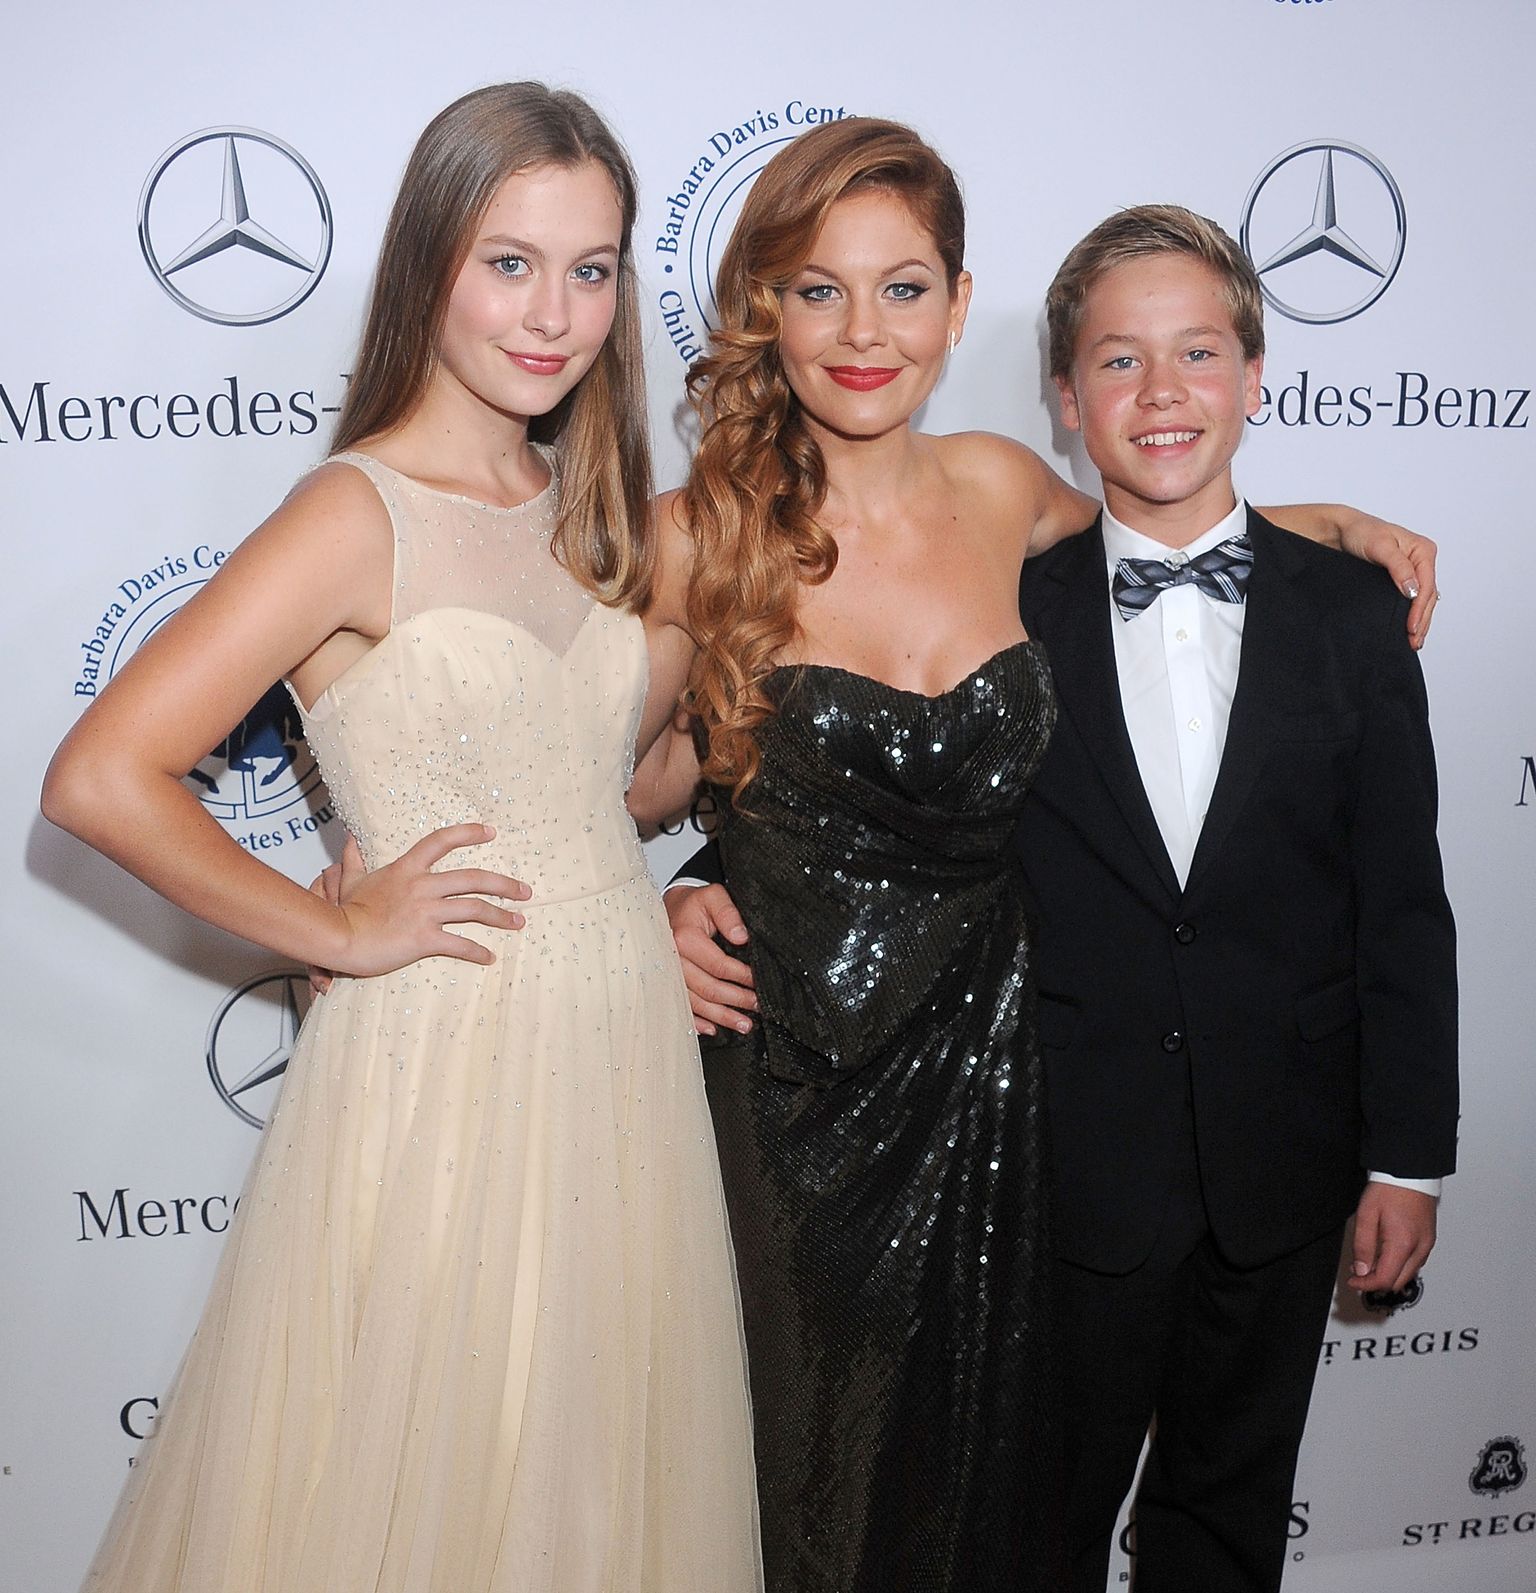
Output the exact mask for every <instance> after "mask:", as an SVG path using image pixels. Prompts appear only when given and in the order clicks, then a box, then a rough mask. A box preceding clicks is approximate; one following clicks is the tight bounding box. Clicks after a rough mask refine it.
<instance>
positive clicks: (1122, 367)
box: [1105, 354, 1136, 371]
mask: <svg viewBox="0 0 1536 1593" xmlns="http://www.w3.org/2000/svg"><path fill="white" fill-rule="evenodd" d="M1135 363H1136V361H1135V360H1134V359H1133V358H1132V357H1131V355H1129V354H1117V355H1115V357H1114V358H1113V359H1112V360H1109V361H1107V362H1106V365H1105V369H1106V370H1111V371H1128V370H1130V369H1131V367H1132V366H1133V365H1135Z"/></svg>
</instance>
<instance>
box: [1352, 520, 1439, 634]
mask: <svg viewBox="0 0 1536 1593" xmlns="http://www.w3.org/2000/svg"><path fill="white" fill-rule="evenodd" d="M1339 546H1340V547H1341V548H1342V549H1343V550H1344V552H1346V553H1352V554H1353V555H1354V556H1355V557H1356V558H1357V559H1368V560H1369V561H1370V562H1371V563H1372V564H1379V565H1380V566H1381V567H1382V568H1383V569H1384V570H1385V571H1386V572H1387V574H1388V575H1390V576H1391V577H1392V580H1393V582H1394V583H1395V584H1396V586H1397V589H1398V591H1400V592H1401V593H1402V594H1403V596H1404V597H1407V598H1411V599H1412V606H1411V607H1410V608H1409V610H1408V640H1409V641H1410V642H1412V643H1413V645H1414V647H1415V648H1416V649H1417V648H1420V647H1422V646H1423V645H1424V639H1425V637H1427V636H1428V635H1429V625H1430V621H1431V620H1432V619H1433V618H1434V610H1435V604H1436V603H1438V602H1439V601H1440V588H1439V586H1438V584H1437V583H1436V580H1435V555H1436V554H1437V553H1438V552H1439V551H1440V550H1439V548H1438V547H1436V545H1435V544H1434V542H1432V541H1431V540H1430V539H1429V538H1428V537H1421V536H1419V535H1418V534H1417V532H1414V531H1410V530H1408V529H1407V527H1406V526H1400V525H1394V524H1393V523H1392V522H1391V521H1390V520H1382V519H1379V518H1378V517H1377V516H1376V515H1374V514H1367V513H1366V512H1365V511H1364V510H1363V509H1354V510H1350V511H1348V517H1347V518H1344V517H1342V516H1341V518H1340V522H1339Z"/></svg>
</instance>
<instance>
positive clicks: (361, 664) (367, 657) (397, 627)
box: [283, 599, 639, 721]
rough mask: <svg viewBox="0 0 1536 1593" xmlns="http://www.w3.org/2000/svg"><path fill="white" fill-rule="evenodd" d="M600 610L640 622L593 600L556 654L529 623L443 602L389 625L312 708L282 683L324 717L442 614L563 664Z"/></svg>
mask: <svg viewBox="0 0 1536 1593" xmlns="http://www.w3.org/2000/svg"><path fill="white" fill-rule="evenodd" d="M600 611H601V612H607V613H609V614H618V615H620V616H621V617H622V616H627V617H629V618H631V619H635V620H636V621H637V622H638V619H639V616H638V615H635V614H633V613H632V612H631V611H630V610H628V609H614V608H609V607H608V605H607V604H606V603H599V602H597V601H596V600H595V599H594V601H593V602H592V604H591V606H590V607H589V608H588V609H587V612H586V613H585V614H583V615H582V617H581V622H580V624H578V625H577V627H576V629H575V630H574V631H573V632H572V633H571V639H570V641H569V642H568V643H566V646H565V650H564V651H563V652H559V653H557V652H556V651H555V650H554V648H553V647H551V646H550V645H549V643H548V642H546V641H545V640H544V639H543V638H542V637H541V636H539V635H538V634H537V632H535V631H531V630H529V628H528V627H527V626H526V625H522V624H520V623H519V622H518V621H517V620H514V619H508V618H507V616H506V615H504V614H494V613H492V612H491V611H490V610H489V609H480V608H469V607H468V606H466V605H464V604H459V603H440V604H437V605H436V606H434V607H432V608H424V609H419V610H417V612H416V613H414V614H412V615H411V616H410V617H409V618H407V619H403V620H397V621H396V622H395V623H394V624H393V625H391V626H390V627H389V629H388V630H387V631H385V633H384V634H383V635H382V636H381V637H380V638H379V639H378V641H376V642H375V643H374V644H373V646H372V647H370V648H369V649H368V651H367V652H366V653H360V654H358V656H357V657H356V658H354V659H353V660H352V662H351V663H350V664H348V665H347V667H346V668H345V669H343V670H342V672H341V673H340V674H339V675H338V676H337V677H336V678H335V679H334V680H333V681H332V682H331V683H330V684H329V685H328V686H326V687H324V688H323V689H322V690H321V691H320V692H319V693H317V694H316V697H315V700H314V703H313V704H312V705H311V706H310V707H308V708H306V707H305V706H304V704H303V703H302V702H301V701H300V699H299V694H298V692H296V691H295V690H294V689H293V682H292V681H290V680H288V679H287V678H286V677H285V678H284V681H283V684H284V685H285V686H287V688H288V694H289V696H291V697H292V698H293V700H294V703H295V705H296V706H297V707H298V710H299V713H300V715H301V716H302V717H303V718H304V719H305V720H306V721H308V720H310V719H312V718H315V717H316V716H318V717H320V718H324V717H326V713H327V712H328V711H329V710H326V711H322V709H321V706H320V705H321V704H322V703H324V702H325V701H326V699H327V698H330V700H331V708H332V709H334V708H335V707H336V706H337V705H338V704H339V702H340V696H338V695H337V690H338V688H340V687H342V686H343V683H345V686H346V690H343V691H342V692H341V694H340V695H341V696H345V695H346V691H347V690H350V689H351V688H352V687H353V686H355V685H356V684H357V681H358V680H360V679H362V678H363V677H364V676H366V675H367V674H368V673H369V672H370V669H371V667H372V665H373V663H374V661H375V660H376V659H377V658H378V657H379V656H380V654H381V653H382V652H383V651H384V649H385V648H386V647H387V646H388V645H389V644H390V643H391V642H393V641H394V640H395V639H396V638H397V637H400V636H401V635H402V634H403V633H404V632H405V631H406V630H407V628H408V627H409V626H411V625H413V624H416V623H418V622H420V621H422V620H430V619H435V618H436V617H437V616H438V615H443V614H463V615H468V616H470V617H471V618H472V619H479V620H486V621H488V622H489V623H490V624H492V625H499V626H501V627H502V628H503V629H505V630H509V631H515V632H516V633H517V634H518V635H519V636H524V637H526V638H527V639H528V640H529V641H530V642H532V643H533V644H534V646H535V647H537V648H538V649H539V650H540V651H541V652H543V653H544V654H545V655H546V656H547V657H548V658H549V660H550V661H551V662H552V663H553V664H555V665H556V666H561V665H563V664H564V663H565V662H566V660H567V659H568V658H569V657H570V656H571V654H572V653H573V652H574V651H575V650H576V644H577V643H578V642H579V641H580V640H581V638H582V636H583V635H584V634H585V632H586V629H587V626H588V624H589V623H590V621H591V619H592V616H593V615H594V614H596V613H598V612H600Z"/></svg>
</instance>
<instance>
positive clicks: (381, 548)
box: [43, 465, 526, 974]
mask: <svg viewBox="0 0 1536 1593" xmlns="http://www.w3.org/2000/svg"><path fill="white" fill-rule="evenodd" d="M390 546H391V543H390V529H389V524H388V519H387V516H386V515H385V511H384V509H383V506H382V504H381V503H380V502H379V500H378V497H377V495H376V494H375V493H374V492H373V489H372V488H371V486H370V485H369V484H368V482H367V481H366V480H365V479H364V478H363V477H362V476H361V475H359V474H358V473H357V472H356V471H354V470H351V469H349V468H348V467H347V466H345V465H338V466H335V467H332V468H330V469H327V470H322V471H320V472H318V473H317V474H316V475H314V476H312V477H311V478H309V480H308V481H306V482H305V483H304V484H303V485H302V486H301V487H300V488H299V489H297V490H296V491H295V492H294V493H293V494H292V495H291V496H290V498H289V499H288V500H287V501H286V502H285V503H284V504H283V505H282V506H281V507H280V508H279V509H278V510H277V511H276V513H274V514H273V515H272V516H271V517H270V518H269V519H268V520H266V521H265V522H264V523H263V524H262V525H261V526H260V527H259V528H258V529H257V530H256V531H255V532H253V533H252V535H251V536H250V537H249V538H248V539H247V540H246V542H245V543H244V544H243V545H242V546H241V547H240V548H239V549H238V550H237V551H236V552H235V553H234V554H233V555H232V556H231V557H230V558H229V559H228V560H227V561H226V563H225V564H224V566H223V568H222V569H221V570H220V571H219V572H218V573H217V574H216V575H215V576H214V578H213V579H212V580H211V581H210V582H209V583H208V585H207V586H206V587H204V588H203V590H202V591H201V592H199V593H198V594H197V595H196V596H195V597H194V598H193V599H192V600H191V601H190V602H189V603H188V604H187V605H186V606H185V607H184V608H183V609H182V610H181V611H180V613H178V614H177V615H176V616H175V617H174V618H173V619H171V620H169V621H168V622H167V623H166V624H165V625H164V626H162V627H161V629H160V630H159V631H158V632H157V633H156V635H155V636H154V638H153V639H152V640H151V641H150V642H148V643H146V645H145V646H144V647H143V648H142V649H140V651H139V652H138V653H137V654H136V655H135V656H134V658H133V660H132V661H131V662H130V663H129V665H128V666H127V667H126V668H125V669H124V670H123V671H122V672H121V673H120V674H119V675H118V676H117V677H116V678H115V679H114V680H113V681H112V683H111V684H110V685H109V686H108V687H107V689H106V690H105V691H103V692H102V694H101V696H100V697H98V698H97V699H96V701H95V702H93V703H92V705H91V706H90V708H89V709H87V711H86V712H85V714H84V715H83V716H82V717H81V719H80V720H79V722H78V723H77V724H76V725H75V727H74V729H73V730H71V731H70V733H69V735H68V736H66V737H65V739H64V742H63V744H62V745H61V746H60V748H59V750H58V752H57V753H55V755H54V758H53V762H52V763H51V764H50V766H49V769H48V774H47V778H46V780H45V782H44V786H43V811H44V813H45V814H46V815H47V817H48V818H49V819H51V820H52V821H53V822H54V823H56V824H59V825H61V826H63V827H64V828H65V829H67V830H70V831H72V832H73V833H74V834H76V835H78V836H79V837H80V838H81V839H82V840H84V841H86V842H88V843H89V844H90V845H92V846H94V847H96V848H97V849H98V850H99V851H102V852H104V853H105V854H106V855H107V856H108V857H110V858H112V859H113V860H114V861H116V862H118V863H120V864H121V865H122V866H123V867H124V868H126V869H127V870H128V871H129V872H130V873H132V874H135V875H137V877H138V878H140V879H141V880H143V881H144V882H145V883H146V884H147V885H150V886H152V887H153V888H154V889H155V890H157V891H159V892H160V893H161V895H163V896H165V897H167V898H168V899H169V900H171V901H173V902H175V903H177V905H179V906H181V907H184V908H186V909H187V910H188V911H189V912H191V913H194V914H196V915H197V916H198V917H199V918H202V919H204V920H206V921H207V922H208V923H211V924H214V925H217V926H218V927H219V928H221V929H227V930H229V931H231V932H232V933H234V934H238V935H243V936H245V937H246V938H247V939H250V940H254V941H257V942H258V943H259V944H261V945H264V946H268V947H270V948H272V949H273V950H274V951H277V952H280V953H282V954H283V955H284V956H289V957H294V958H297V959H298V960H299V961H302V962H308V963H318V964H320V965H322V966H325V967H328V968H335V969H337V970H339V971H342V972H346V973H358V974H373V973H382V972H386V971H388V970H389V969H391V968H398V967H402V966H404V965H405V964H407V963H409V962H414V961H416V960H417V959H418V958H420V957H423V956H435V955H441V956H455V957H460V958H463V959H465V960H468V961H472V962H489V961H492V960H493V959H492V957H491V954H490V952H489V951H487V950H486V949H485V948H484V947H481V946H478V945H476V944H475V943H474V942H472V941H469V940H465V939H463V938H462V937H460V936H457V935H454V934H453V933H451V932H450V931H448V930H447V929H446V928H445V927H444V925H445V924H447V923H450V922H466V921H475V922H480V923H486V924H494V925H497V926H498V927H510V922H504V920H509V918H510V915H508V914H506V913H505V912H504V911H503V909H501V908H498V907H495V906H493V905H492V904H490V903H488V902H482V901H479V900H478V899H476V898H463V897H462V896H461V894H460V893H462V892H464V891H476V892H486V893H488V894H498V895H516V894H524V895H525V894H526V892H525V891H523V889H522V887H521V886H519V885H517V882H515V881H512V880H509V879H507V878H506V877H505V876H502V875H499V874H491V873H488V872H486V871H483V870H476V869H469V870H456V871H453V872H449V873H439V874H434V873H432V872H431V869H432V866H433V865H434V864H435V863H437V862H439V861H441V859H442V858H443V857H445V856H446V855H447V853H448V852H449V851H451V850H453V849H455V848H457V847H462V846H466V845H473V844H479V843H481V842H483V841H484V840H485V839H487V834H488V832H487V830H486V827H485V826H483V825H457V826H453V827H452V828H451V829H447V830H442V831H438V832H436V834H435V835H432V836H428V837H426V838H424V840H423V841H421V842H418V843H417V845H416V846H414V847H412V848H411V849H410V851H409V852H407V853H406V854H405V855H404V857H402V858H400V859H397V860H396V861H395V862H393V863H391V864H389V865H388V866H387V867H385V868H381V869H379V870H378V871H377V872H376V873H375V874H374V875H373V876H370V879H371V881H372V883H371V884H370V885H367V886H365V887H363V888H361V889H360V890H359V891H358V892H357V894H356V895H355V897H354V898H353V900H352V901H351V902H350V903H349V904H348V905H347V906H345V907H342V906H332V905H331V904H329V903H327V902H325V901H324V900H322V899H321V898H320V897H317V896H314V895H311V894H310V893H309V892H308V891H306V890H304V888H303V887H302V886H300V885H297V884H295V883H294V882H293V881H292V880H289V879H288V878H286V877H285V876H284V875H282V874H280V873H279V872H278V871H277V870H276V869H273V868H269V867H268V866H267V865H266V864H265V863H263V862H261V861H260V860H259V859H257V858H256V857H254V856H252V855H251V854H250V853H248V852H246V851H244V850H243V849H242V848H241V847H240V846H239V845H238V843H237V842H236V841H235V840H234V839H233V838H232V837H231V836H230V835H229V834H228V833H227V832H226V831H225V830H224V829H223V828H222V827H221V826H220V825H219V824H218V823H217V822H216V821H215V820H214V819H213V818H212V816H211V815H210V814H209V813H208V811H207V810H206V809H205V808H204V807H203V805H202V803H201V802H199V801H198V799H197V797H196V796H195V795H194V794H193V793H192V792H191V791H190V790H188V788H187V787H186V786H185V785H184V784H183V783H182V781H183V777H184V776H185V774H186V773H187V771H188V770H189V769H191V768H192V767H194V765H195V764H196V763H197V762H198V761H199V759H201V758H203V757H204V756H206V754H207V753H208V751H209V749H210V748H212V747H214V746H216V745H217V744H218V743H219V742H220V741H221V740H222V739H224V737H226V736H227V735H228V734H229V731H230V729H231V728H232V727H233V726H234V725H235V724H236V723H237V722H238V721H239V719H240V717H241V716H242V715H243V714H244V713H245V712H246V711H247V710H248V709H249V707H250V705H251V704H252V703H253V702H256V701H257V700H258V699H259V698H260V697H261V695H262V694H263V693H264V692H265V691H266V690H267V689H268V687H269V686H270V685H271V684H272V682H273V681H274V680H275V679H277V678H278V677H280V676H282V675H285V674H290V673H295V672H297V673H300V674H301V675H302V676H303V678H304V679H305V681H306V683H307V687H308V686H313V687H314V688H315V689H316V690H318V687H319V685H320V684H323V683H324V682H323V680H322V679H321V678H320V677H321V675H322V674H324V673H325V672H329V673H332V674H334V673H339V671H340V669H341V668H343V667H345V661H346V660H347V659H348V658H349V657H356V656H360V654H361V653H362V652H363V651H366V649H367V647H368V646H369V645H370V644H371V643H372V642H373V641H374V640H376V639H377V637H379V636H380V635H382V634H383V632H384V631H385V630H387V628H388V624H389V586H390V570H391V559H390ZM333 665H334V667H332V666H333ZM103 788H105V789H110V790H111V791H112V792H113V793H114V800H113V801H112V802H110V803H99V802H97V801H96V800H95V797H94V793H96V792H99V791H100V790H102V789H103Z"/></svg>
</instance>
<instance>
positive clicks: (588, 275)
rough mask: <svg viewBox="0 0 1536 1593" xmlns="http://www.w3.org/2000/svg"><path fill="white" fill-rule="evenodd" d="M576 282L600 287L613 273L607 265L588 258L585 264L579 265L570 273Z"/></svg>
mask: <svg viewBox="0 0 1536 1593" xmlns="http://www.w3.org/2000/svg"><path fill="white" fill-rule="evenodd" d="M571 275H572V276H573V277H575V278H576V280H577V281H578V282H585V283H587V284H588V285H589V286H590V287H601V286H602V284H603V283H605V282H606V281H607V280H608V279H609V277H611V276H612V275H613V272H611V271H610V270H609V269H608V267H607V266H605V265H603V264H602V263H601V262H599V261H596V260H589V261H588V262H587V264H586V265H579V266H577V267H576V269H575V270H574V271H573V272H572V273H571Z"/></svg>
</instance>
